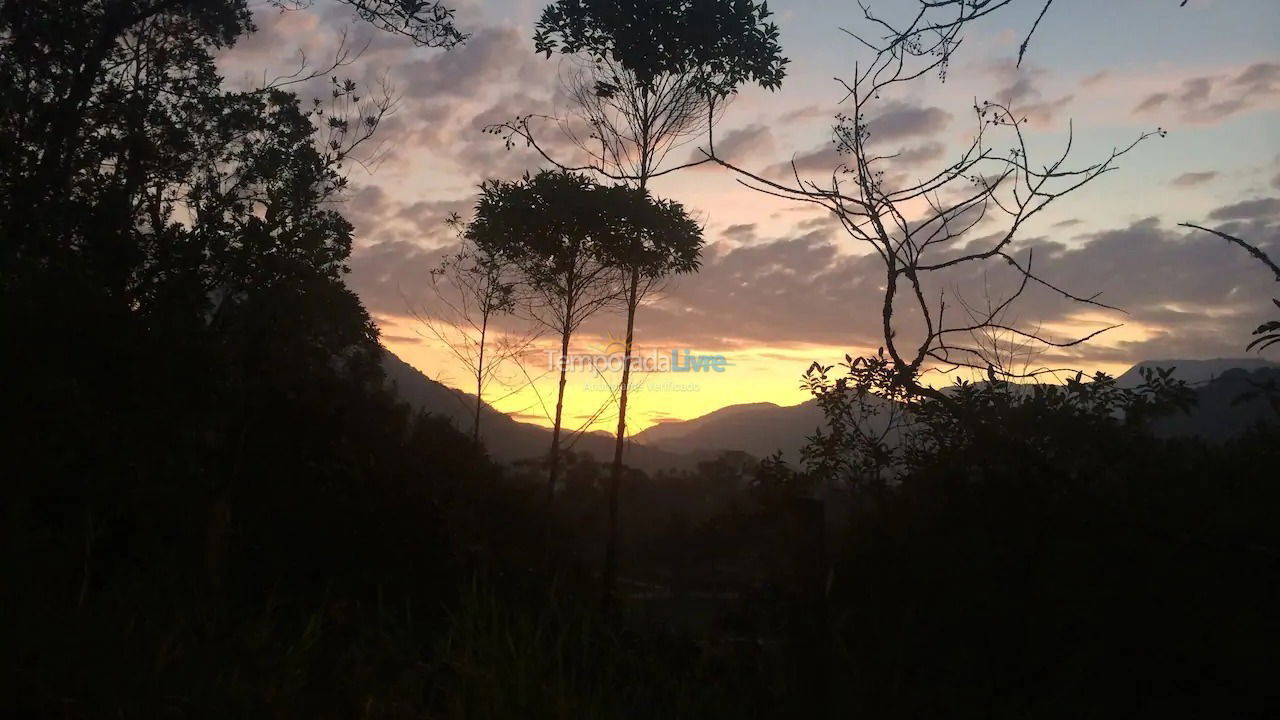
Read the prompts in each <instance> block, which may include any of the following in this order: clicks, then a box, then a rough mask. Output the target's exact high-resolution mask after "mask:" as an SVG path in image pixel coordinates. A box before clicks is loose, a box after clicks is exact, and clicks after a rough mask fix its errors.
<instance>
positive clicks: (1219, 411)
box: [1154, 361, 1280, 442]
mask: <svg viewBox="0 0 1280 720" xmlns="http://www.w3.org/2000/svg"><path fill="white" fill-rule="evenodd" d="M1210 362H1216V361H1210ZM1267 383H1272V384H1273V386H1274V387H1280V366H1278V365H1276V364H1274V363H1268V364H1265V365H1261V366H1258V367H1255V368H1253V369H1252V370H1250V369H1245V368H1227V369H1225V370H1221V372H1218V370H1217V369H1216V368H1215V372H1214V376H1213V379H1212V380H1209V381H1206V382H1203V383H1200V384H1199V385H1196V386H1195V388H1196V400H1197V402H1196V406H1195V407H1194V408H1192V410H1191V411H1190V412H1188V413H1185V414H1179V415H1175V416H1172V417H1167V418H1162V419H1161V420H1159V421H1157V422H1156V424H1155V427H1154V430H1155V433H1156V434H1157V435H1160V436H1162V437H1199V438H1202V439H1204V440H1208V441H1210V442H1221V441H1223V440H1228V439H1230V438H1233V437H1236V436H1238V435H1240V434H1242V433H1244V432H1246V431H1248V430H1250V429H1253V428H1254V427H1257V426H1258V425H1262V424H1274V423H1275V422H1276V421H1277V416H1276V411H1275V410H1274V409H1272V407H1271V405H1270V403H1269V402H1268V400H1267V399H1266V398H1265V397H1263V396H1261V395H1257V396H1255V397H1249V395H1250V394H1251V391H1255V390H1257V389H1258V388H1259V387H1260V386H1264V385H1266V384H1267Z"/></svg>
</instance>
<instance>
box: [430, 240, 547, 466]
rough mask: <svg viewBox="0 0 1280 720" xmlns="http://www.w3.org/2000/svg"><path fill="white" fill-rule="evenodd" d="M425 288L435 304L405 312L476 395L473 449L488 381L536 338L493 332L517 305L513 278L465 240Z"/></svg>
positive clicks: (530, 334) (534, 335)
mask: <svg viewBox="0 0 1280 720" xmlns="http://www.w3.org/2000/svg"><path fill="white" fill-rule="evenodd" d="M449 223H450V224H451V225H452V226H454V227H456V228H458V229H459V235H463V234H465V231H466V230H465V229H466V225H465V224H464V223H463V222H462V221H461V220H460V219H459V218H458V217H457V216H456V215H455V216H452V217H450V219H449ZM431 288H432V290H433V291H434V294H435V302H434V303H432V304H431V306H429V307H426V308H422V309H413V308H411V309H410V313H411V314H412V315H413V316H414V317H415V319H417V320H418V322H419V324H421V325H422V326H423V327H424V328H426V330H427V334H428V335H430V337H431V339H434V340H436V341H437V342H439V343H440V344H441V345H443V346H444V347H445V348H446V349H447V350H448V351H449V353H450V354H451V355H453V357H454V359H456V360H457V361H458V362H459V363H460V364H461V365H462V366H463V367H464V368H465V369H466V370H467V372H468V374H469V376H470V379H471V381H472V382H473V387H475V393H476V396H475V402H474V403H473V406H472V408H471V411H472V416H473V417H472V423H471V439H472V441H473V442H475V443H477V444H479V442H480V440H481V431H480V415H481V413H480V411H481V409H482V408H483V407H484V404H485V401H484V397H485V392H486V390H487V389H488V388H489V386H490V385H491V384H493V382H495V381H499V382H501V378H500V374H501V371H502V368H503V367H504V366H505V365H506V364H507V363H509V362H511V361H513V360H514V361H518V360H519V358H520V357H521V356H522V355H523V354H524V353H525V352H526V351H527V350H528V349H529V345H530V344H531V343H533V341H534V340H536V339H537V333H535V332H526V333H510V332H497V333H496V332H495V331H496V328H495V327H494V324H495V323H496V321H498V320H499V319H500V318H501V317H504V316H510V315H511V314H512V313H513V312H514V311H515V310H516V307H517V305H518V303H519V300H520V298H519V296H518V294H517V290H518V288H517V286H516V276H515V273H514V270H513V268H512V267H511V265H510V263H509V262H507V261H505V260H503V259H502V258H500V257H496V256H494V255H492V254H490V253H488V252H485V251H483V250H481V249H479V248H477V247H475V246H474V245H472V244H470V243H469V242H468V241H467V240H466V238H465V237H464V238H462V244H461V246H460V247H459V249H458V250H457V251H456V252H452V253H450V254H448V255H446V256H445V257H444V258H443V259H442V260H441V261H440V264H439V265H438V266H437V267H435V268H432V269H431ZM495 334H497V339H496V341H495V339H494V337H493V336H494V335H495Z"/></svg>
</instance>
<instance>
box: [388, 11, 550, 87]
mask: <svg viewBox="0 0 1280 720" xmlns="http://www.w3.org/2000/svg"><path fill="white" fill-rule="evenodd" d="M531 54H532V53H531V46H530V43H529V41H528V39H527V38H525V37H524V34H523V33H521V32H520V31H518V30H516V29H515V28H514V27H502V28H494V27H485V28H479V29H478V30H476V31H475V32H474V33H473V34H472V36H471V37H470V38H469V39H468V40H467V42H466V43H465V44H463V45H462V46H461V47H458V48H455V49H453V50H450V51H449V52H444V53H437V54H433V55H432V56H431V57H428V58H426V59H422V60H413V61H410V62H408V63H405V64H403V65H401V66H400V68H399V69H398V70H397V72H396V76H397V78H399V82H400V83H401V91H402V92H403V94H404V97H406V98H409V99H415V100H416V99H433V98H447V97H458V96H469V95H471V94H472V93H474V92H475V91H476V90H477V88H480V87H483V86H485V85H487V84H489V83H492V82H493V81H495V80H498V79H500V78H502V77H504V76H506V75H508V74H510V73H511V72H512V71H513V68H519V67H520V65H521V64H522V63H523V62H525V61H528V60H529V58H530V56H531Z"/></svg>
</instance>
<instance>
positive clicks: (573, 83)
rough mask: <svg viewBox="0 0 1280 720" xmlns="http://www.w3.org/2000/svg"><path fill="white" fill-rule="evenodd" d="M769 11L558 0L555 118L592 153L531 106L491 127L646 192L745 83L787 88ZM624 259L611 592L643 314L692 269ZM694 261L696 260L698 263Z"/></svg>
mask: <svg viewBox="0 0 1280 720" xmlns="http://www.w3.org/2000/svg"><path fill="white" fill-rule="evenodd" d="M770 16H771V12H770V11H769V8H768V4H767V3H765V2H759V3H756V2H752V1H751V0H745V1H742V0H653V1H652V2H644V3H618V2H613V1H611V0H556V2H554V3H552V4H551V5H549V6H547V7H546V8H545V9H544V10H543V12H542V15H541V17H540V18H539V20H538V24H537V30H536V33H535V35H534V45H535V48H536V50H537V52H540V53H543V54H545V55H546V56H547V57H551V55H553V54H555V53H560V54H563V55H566V56H569V57H572V58H575V59H576V60H577V61H578V62H577V63H576V69H575V70H574V72H573V73H572V75H571V76H570V77H569V78H568V82H567V86H568V88H569V93H570V97H571V98H572V100H573V104H572V108H573V109H572V111H571V114H570V115H569V116H567V117H563V118H554V120H555V121H556V123H557V124H558V126H559V128H560V130H561V131H562V132H563V133H564V134H565V135H567V136H568V137H569V138H570V140H572V141H573V142H574V144H576V145H577V147H578V148H579V149H580V150H581V151H582V152H583V153H584V154H585V156H586V158H587V161H586V162H585V163H584V164H581V165H578V166H570V165H566V164H565V163H564V162H563V161H562V160H558V159H557V158H554V157H552V156H551V155H550V154H548V153H547V152H546V151H545V150H544V148H543V145H541V144H540V143H539V139H538V132H537V130H536V129H535V126H536V125H537V121H538V120H546V119H549V118H541V117H535V116H526V117H521V118H517V119H516V120H514V121H512V122H509V123H504V124H502V125H497V126H493V127H491V128H489V130H490V131H491V132H494V133H496V134H499V135H504V136H505V138H506V141H507V143H508V146H510V145H511V144H512V143H514V142H519V141H523V142H525V143H526V144H528V145H530V146H532V147H534V148H535V149H536V150H537V151H538V152H539V154H541V155H542V156H543V157H544V158H546V159H547V160H549V161H551V162H553V163H555V164H557V165H558V166H560V167H561V168H565V169H572V170H576V171H590V172H593V173H596V174H598V175H600V176H603V177H606V178H609V179H611V180H614V181H616V182H625V183H628V184H630V185H632V186H633V187H636V188H639V189H640V190H642V191H644V190H648V189H649V183H650V181H651V180H653V179H655V178H658V177H661V176H663V175H666V174H669V173H672V172H675V171H677V170H680V169H682V168H687V167H690V166H693V165H699V164H702V163H704V162H706V161H707V159H706V158H702V159H693V160H690V161H686V162H677V163H670V164H669V163H667V162H666V160H667V158H668V157H669V156H670V153H671V152H672V151H673V150H675V149H676V148H679V147H681V146H682V145H684V144H685V143H687V142H688V141H689V140H691V139H692V138H693V137H695V136H696V135H697V134H699V133H700V132H701V130H703V129H705V130H706V132H707V135H708V141H709V142H710V141H711V133H712V130H713V128H714V126H715V124H716V121H717V119H718V118H719V116H720V115H721V110H722V109H723V107H724V106H725V104H726V103H727V102H728V101H729V99H730V98H731V97H732V96H733V95H734V94H736V93H737V91H738V88H739V87H741V86H742V85H744V84H746V83H755V84H758V85H760V86H761V87H763V88H766V89H769V90H774V89H777V88H779V87H781V84H782V79H783V77H784V76H785V74H786V65H787V59H786V58H784V57H782V49H781V47H780V46H779V44H778V28H777V26H776V25H775V24H773V23H772V22H770V21H769V17H770ZM582 126H585V127H587V128H589V131H588V132H586V133H585V136H584V134H583V133H582V132H579V131H578V130H577V129H576V128H578V127H582ZM654 217H655V219H657V216H654ZM687 241H688V236H684V237H683V238H673V239H671V240H669V241H663V243H662V246H663V247H665V248H666V250H667V251H668V252H670V253H671V255H670V256H669V257H672V258H674V257H678V256H680V255H681V254H683V253H686V252H688V251H689V250H692V252H693V255H692V257H693V258H694V259H696V257H697V252H698V248H699V247H700V242H697V243H694V245H692V246H684V247H682V246H681V243H682V242H687ZM654 247H657V246H656V245H655V246H654ZM659 254H661V253H659ZM625 256H626V254H624V257H625ZM631 257H632V258H633V259H634V255H632V256H631ZM650 259H652V258H650ZM622 265H623V266H624V282H625V284H626V289H625V291H624V296H625V297H626V299H627V303H626V310H627V320H626V323H627V328H626V338H627V339H626V345H625V348H624V352H625V362H624V363H623V373H622V378H621V385H620V388H619V394H618V398H619V399H618V428H617V437H616V444H615V448H614V456H613V464H612V467H611V471H610V487H611V491H610V533H609V538H608V540H607V546H608V547H609V548H610V549H611V552H609V553H607V559H606V568H605V578H606V587H605V597H606V602H607V601H608V598H609V597H610V595H611V593H612V583H611V580H610V579H611V578H612V577H613V576H614V575H615V573H616V567H615V566H616V561H617V558H616V547H617V533H616V503H617V499H616V498H617V493H616V490H614V488H616V487H617V485H618V484H619V482H620V481H621V476H622V455H623V450H624V448H625V438H626V431H627V413H626V407H627V398H628V393H629V387H628V386H629V383H630V369H631V353H632V349H633V346H634V338H635V314H636V310H637V308H638V307H639V305H640V304H641V301H642V300H643V298H644V296H645V294H646V292H647V291H649V290H650V289H652V288H653V287H654V286H655V285H656V284H657V283H656V282H655V281H657V280H659V279H660V278H661V277H663V276H665V275H666V274H669V273H671V272H687V271H688V270H682V269H681V267H683V266H682V265H681V264H680V263H674V264H669V265H666V269H665V270H664V271H659V270H658V268H661V267H663V263H662V262H658V263H657V264H650V265H647V266H645V267H641V266H639V265H628V264H627V261H626V260H624V261H623V263H622ZM690 269H696V264H695V265H694V266H693V267H692V268H690ZM655 271H657V272H659V274H657V275H655V274H654V273H655Z"/></svg>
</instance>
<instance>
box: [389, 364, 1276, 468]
mask: <svg viewBox="0 0 1280 720" xmlns="http://www.w3.org/2000/svg"><path fill="white" fill-rule="evenodd" d="M383 366H384V369H385V370H386V374H387V380H388V381H389V382H393V383H395V385H396V387H397V392H398V393H399V395H400V397H401V399H403V400H405V401H406V402H408V403H409V404H410V405H412V406H413V407H415V408H420V409H426V410H428V411H430V412H432V413H435V414H437V415H443V416H445V417H448V418H449V419H450V420H452V421H453V423H454V425H455V426H457V427H458V428H459V429H461V430H463V431H464V432H465V431H467V430H469V429H470V427H471V412H472V409H473V408H474V404H473V403H474V402H475V396H474V395H470V394H468V393H465V392H462V391H459V390H454V389H453V388H449V387H446V386H445V385H442V384H440V383H438V382H436V381H434V380H431V379H430V378H428V377H426V376H425V375H423V374H422V373H420V372H419V371H418V370H416V369H414V368H413V367H412V366H410V365H409V364H407V363H405V362H404V361H403V360H401V359H400V358H398V357H396V356H395V355H394V354H393V353H391V352H390V351H387V352H386V353H385V358H384V363H383ZM1144 367H1161V368H1168V367H1172V368H1175V370H1174V373H1173V375H1174V377H1176V378H1179V379H1182V380H1185V381H1187V382H1188V383H1190V384H1191V385H1193V387H1195V389H1196V394H1197V397H1198V398H1199V404H1198V406H1197V407H1196V408H1195V409H1194V410H1192V411H1191V412H1190V413H1188V414H1185V415H1179V416H1177V417H1171V418H1166V419H1163V420H1161V421H1159V422H1158V423H1157V425H1156V428H1155V430H1156V432H1157V433H1158V434H1160V435H1163V436H1186V435H1193V436H1198V437H1202V438H1204V439H1206V440H1211V441H1220V440H1223V439H1226V438H1230V437H1233V436H1235V435H1238V434H1240V433H1242V432H1244V431H1245V430H1247V429H1249V428H1250V427H1252V426H1253V425H1256V424H1257V423H1259V422H1261V421H1264V420H1266V419H1267V418H1269V417H1273V416H1274V413H1273V411H1272V410H1271V409H1270V407H1269V406H1268V405H1267V403H1266V401H1265V400H1263V399H1260V398H1259V399H1254V400H1251V401H1247V402H1240V403H1237V402H1235V401H1236V399H1237V398H1239V397H1240V396H1241V395H1244V394H1245V393H1246V392H1248V391H1249V390H1250V389H1251V387H1253V385H1252V384H1253V383H1261V382H1265V381H1266V379H1268V378H1272V379H1276V380H1277V381H1278V382H1280V364H1277V363H1273V362H1269V361H1266V360H1262V359H1259V358H1220V359H1214V360H1179V359H1170V360H1148V361H1143V362H1140V363H1138V364H1136V365H1134V366H1133V367H1132V368H1130V369H1129V370H1127V371H1126V372H1124V373H1123V374H1122V375H1120V376H1119V377H1118V378H1117V382H1118V384H1119V385H1121V386H1122V387H1134V386H1136V385H1138V384H1140V383H1141V382H1142V377H1141V373H1140V370H1141V368H1144ZM481 418H482V419H481V432H482V434H483V436H484V440H485V445H486V446H487V447H488V448H489V453H490V455H491V456H492V457H493V458H494V459H495V460H498V461H499V462H513V461H515V460H525V459H529V458H535V457H539V456H541V455H542V454H544V453H545V452H546V451H547V448H548V447H549V446H550V443H551V431H550V430H549V429H547V428H545V427H542V426H540V425H534V424H532V423H524V422H519V421H517V420H514V419H512V418H511V417H509V416H507V415H505V414H504V413H502V412H499V411H497V410H495V409H493V408H491V407H489V406H488V405H485V406H484V409H483V410H482V411H481ZM824 425H825V421H824V419H823V417H822V411H821V409H819V407H818V404H817V402H816V401H814V400H809V401H807V402H803V403H800V404H799V405H789V406H780V405H775V404H774V403H768V402H760V403H744V404H741V405H729V406H727V407H723V408H720V409H719V410H715V411H713V412H711V413H708V414H706V415H703V416H701V417H697V418H693V419H691V420H671V421H667V422H663V423H659V424H658V425H655V426H653V427H650V428H647V429H645V430H642V431H641V432H639V433H636V435H635V436H633V437H632V438H631V440H630V442H629V443H628V448H627V454H626V462H627V464H628V465H631V466H632V467H637V468H640V469H642V470H646V471H655V470H663V469H690V468H692V467H694V465H695V464H696V463H697V462H698V461H699V460H706V459H710V458H713V457H715V455H716V454H717V453H719V452H721V451H725V450H736V451H740V452H745V453H748V454H750V455H752V456H753V457H756V458H763V457H766V456H768V455H771V454H772V453H774V452H776V451H779V450H781V451H782V453H783V458H784V459H785V460H787V461H788V462H791V463H793V464H794V463H798V462H799V460H800V450H801V448H803V447H804V446H805V444H806V443H807V442H808V438H809V436H811V435H813V434H814V432H815V430H816V429H817V428H819V427H822V426H824ZM573 449H574V450H575V451H579V452H586V453H589V454H590V455H592V456H593V457H595V458H596V459H597V460H600V459H604V458H608V457H610V456H611V454H612V452H613V437H612V436H611V435H609V434H607V433H588V434H585V435H583V436H581V437H580V438H578V439H577V441H576V443H575V444H574V445H573Z"/></svg>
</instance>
